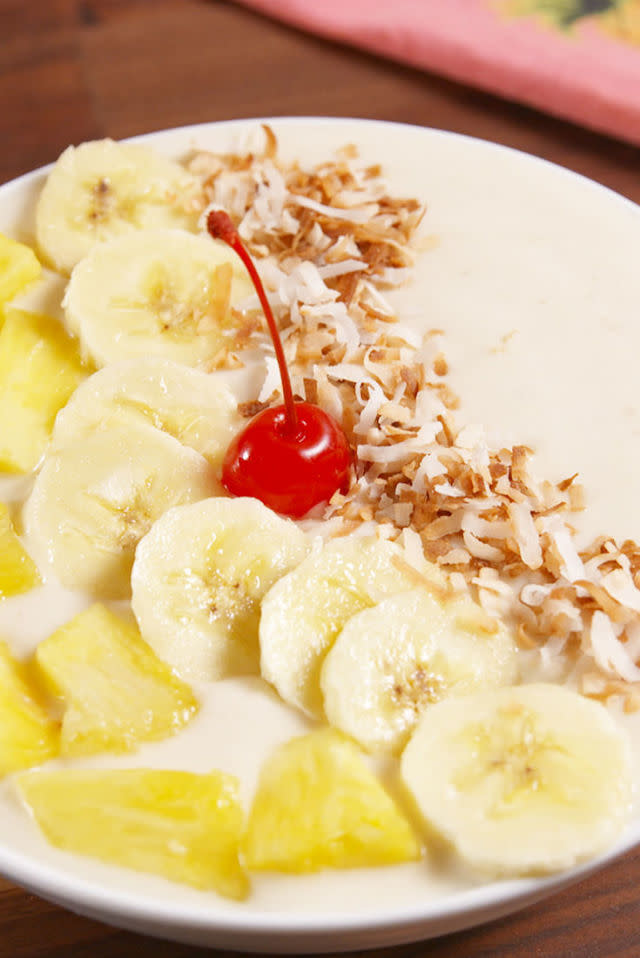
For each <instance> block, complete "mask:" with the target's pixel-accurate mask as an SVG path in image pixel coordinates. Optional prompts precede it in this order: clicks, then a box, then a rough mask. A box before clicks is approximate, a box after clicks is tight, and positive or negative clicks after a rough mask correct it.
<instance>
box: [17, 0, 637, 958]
mask: <svg viewBox="0 0 640 958" xmlns="http://www.w3.org/2000/svg"><path fill="white" fill-rule="evenodd" d="M304 114H306V115H327V116H362V117H370V118H376V119H387V120H399V121H404V122H408V123H416V124H422V125H425V126H434V127H441V128H443V129H449V130H456V131H461V132H464V133H468V134H471V135H473V136H479V137H484V138H486V139H489V140H495V141H497V142H499V143H504V144H507V145H509V146H514V147H518V148H519V149H522V150H526V151H528V152H530V153H534V154H537V155H539V156H542V157H546V158H547V159H549V160H553V161H555V162H556V163H560V164H562V165H564V166H567V167H570V168H571V169H574V170H577V171H578V172H580V173H583V174H585V175H587V176H590V177H592V178H593V179H596V180H598V181H600V182H601V183H604V184H606V185H607V186H609V187H611V188H613V189H614V190H617V191H619V192H620V193H623V194H624V195H626V196H628V197H630V198H631V199H633V200H635V201H636V202H640V176H639V170H640V150H638V149H636V148H633V147H631V146H628V145H625V144H623V143H618V142H614V141H612V140H609V139H606V138H604V137H601V136H598V135H596V134H594V133H591V132H588V131H586V130H582V129H579V128H576V127H573V126H570V125H569V124H566V123H562V122H560V121H558V120H555V119H552V118H550V117H547V116H543V115H541V114H538V113H536V112H534V111H532V110H529V109H527V108H524V107H521V106H518V105H515V104H510V103H504V102H501V101H499V100H497V99H495V98H493V97H491V96H488V95H485V94H483V93H479V92H476V91H473V90H470V89H467V88H465V87H462V86H457V85H456V84H454V83H450V82H448V81H445V80H442V79H440V78H438V77H434V76H430V75H428V74H425V73H421V72H418V71H416V70H412V69H409V68H405V67H403V66H400V65H397V64H394V63H389V62H385V61H382V60H379V59H377V58H375V57H372V56H368V55H366V54H364V53H362V52H358V51H355V50H351V49H348V48H344V47H341V46H337V45H334V44H331V43H328V42H325V41H323V40H320V39H315V38H312V37H307V36H305V35H303V34H301V33H299V32H297V31H295V30H292V29H289V28H287V27H284V26H281V25H279V24H276V23H273V22H271V21H269V20H266V19H264V18H262V17H259V16H256V15H254V14H252V13H250V12H249V11H247V10H245V9H243V8H241V7H237V6H235V5H233V4H231V3H225V2H220V0H217V2H216V0H209V2H198V0H183V2H180V0H47V2H45V0H0V182H4V181H5V180H8V179H11V178H12V177H14V176H17V175H18V174H20V173H23V172H25V171H27V170H29V169H32V168H33V167H36V166H39V165H41V164H43V163H47V162H49V161H51V160H53V159H55V158H56V156H57V155H58V154H59V153H60V151H61V150H62V149H63V148H64V147H65V146H67V144H69V143H71V142H78V141H81V140H86V139H91V138H95V137H100V136H105V135H110V136H113V137H124V136H128V135H132V134H134V133H142V132H146V131H150V130H155V129H159V128H163V127H170V126H178V125H182V124H187V123H197V122H201V121H207V120H225V119H229V118H232V117H252V116H266V115H304ZM639 888H640V850H637V851H635V852H632V853H630V854H628V855H627V856H625V857H624V858H623V859H621V860H619V861H618V862H616V863H615V864H613V865H611V866H609V867H608V868H606V869H604V870H603V871H601V872H599V873H597V874H595V875H593V876H592V877H591V878H589V879H588V880H586V881H583V882H581V883H580V884H579V885H576V886H574V887H573V888H570V889H569V890H567V891H565V892H563V893H561V894H558V895H557V896H555V897H553V898H551V899H549V900H548V901H547V902H544V903H543V904H540V905H538V906H536V907H532V908H528V909H526V910H525V911H523V912H521V913H519V914H516V915H515V916H513V917H510V918H507V919H504V920H502V921H498V922H494V923H492V924H491V925H487V926H484V927H481V928H478V929H475V930H471V931H468V932H462V933H459V934H455V935H452V936H449V937H447V938H445V939H440V940H438V941H431V942H423V943H418V944H414V945H409V946H406V947H403V948H397V949H394V950H391V951H390V952H389V954H390V955H395V956H397V958H399V956H401V955H402V956H408V955H416V956H417V955H420V956H429V958H440V956H442V958H444V956H447V958H463V956H464V958H480V956H487V958H488V956H491V958H495V956H500V955H504V956H509V958H525V956H526V958H531V956H536V958H546V956H554V958H555V956H573V955H581V956H585V958H613V956H618V958H623V956H627V958H637V956H638V955H640V904H639V902H640V893H639V892H638V889H639ZM201 953H202V952H201V951H200V950H199V949H196V948H191V947H187V946H181V945H176V944H171V943H163V942H157V941H154V940H152V939H150V938H142V937H140V936H137V935H133V934H129V933H127V932H121V931H117V930H115V929H113V928H110V927H107V926H105V925H101V924H99V923H97V922H94V921H89V920H88V919H85V918H80V917H77V916H75V915H73V914H71V913H70V912H67V911H64V910H62V909H60V908H57V907H55V906H53V905H50V904H48V903H46V902H44V901H41V900H39V899H38V898H36V897H34V896H33V895H29V894H27V893H25V892H23V891H22V890H20V889H18V888H16V887H14V886H12V885H10V884H9V883H8V882H6V881H4V880H2V879H0V958H88V956H91V958H116V956H117V958H128V956H130V955H131V956H132V955H136V956H138V958H143V956H145V955H149V956H153V958H163V956H171V958H187V956H194V958H195V956H196V955H197V954H201ZM370 954H373V952H370Z"/></svg>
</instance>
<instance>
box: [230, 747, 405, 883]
mask: <svg viewBox="0 0 640 958" xmlns="http://www.w3.org/2000/svg"><path fill="white" fill-rule="evenodd" d="M244 852H245V860H246V863H247V867H248V868H250V869H260V870H274V871H283V872H312V871H317V870H318V869H320V868H324V867H331V868H357V867H361V866H370V865H390V864H394V863H397V862H406V861H413V860H415V859H417V858H419V857H420V845H419V843H418V841H417V839H416V837H415V835H414V833H413V830H412V828H411V826H410V825H409V823H408V821H407V820H406V818H405V817H404V816H403V814H402V813H401V812H400V810H399V809H398V807H397V806H396V804H395V803H394V802H393V800H392V799H391V797H390V796H389V795H388V794H387V792H385V790H384V789H383V787H382V785H381V784H380V782H379V781H378V780H377V779H376V777H375V776H374V774H373V773H372V772H371V771H370V770H369V768H368V767H367V765H366V764H365V762H364V759H363V757H362V753H361V752H360V751H359V749H358V748H357V746H355V745H354V744H353V743H352V742H351V741H349V740H348V739H346V738H345V737H344V736H342V735H341V734H340V733H338V732H336V731H334V730H333V729H321V730H319V731H317V732H311V733H310V734H309V735H303V736H302V737H300V738H295V739H292V740H291V741H289V742H286V743H285V744H284V745H282V746H280V747H279V748H278V749H276V751H275V752H274V753H273V754H272V755H271V756H270V757H269V758H268V759H267V761H266V762H265V764H264V766H263V768H262V771H261V773H260V779H259V782H258V788H257V792H256V795H255V798H254V801H253V805H252V807H251V811H250V813H249V822H248V825H247V833H246V836H245V844H244Z"/></svg>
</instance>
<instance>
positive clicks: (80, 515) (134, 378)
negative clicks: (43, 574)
mask: <svg viewBox="0 0 640 958" xmlns="http://www.w3.org/2000/svg"><path fill="white" fill-rule="evenodd" d="M238 428H239V417H238V413H237V408H236V402H235V399H234V397H233V395H232V393H231V392H230V390H228V389H227V387H226V386H223V385H222V384H221V383H220V382H219V381H218V380H216V378H215V377H214V376H211V375H207V374H206V373H203V372H201V371H199V370H195V369H189V368H187V367H186V366H179V365H177V364H176V363H172V362H170V361H169V360H166V359H158V358H148V359H144V360H140V361H134V362H125V363H118V364H114V365H112V366H109V367H106V368H105V369H102V370H100V371H99V372H97V373H94V374H93V376H90V377H89V378H88V379H86V380H85V381H84V383H83V384H82V386H81V387H80V388H78V389H77V390H76V392H75V393H74V395H73V396H72V398H71V400H70V401H69V403H68V404H67V405H66V406H65V407H64V409H63V410H62V411H61V412H60V414H59V416H58V418H57V420H56V423H55V427H54V430H53V436H52V439H51V445H50V449H49V452H48V454H47V455H46V457H45V460H44V462H43V465H42V468H41V470H40V472H39V473H38V475H37V477H36V480H35V483H34V486H33V491H32V493H31V496H30V497H29V500H28V501H27V504H26V507H25V524H26V531H27V535H28V537H29V540H30V544H31V548H32V550H33V552H34V554H35V555H36V556H38V557H39V558H40V559H41V561H42V562H43V563H44V564H45V565H48V566H49V567H50V568H51V570H52V572H53V574H54V575H55V576H56V577H57V578H58V579H59V580H60V582H61V583H62V584H63V585H65V586H67V587H69V588H77V589H86V590H87V591H89V592H90V593H91V594H92V595H94V596H99V597H105V596H114V597H124V596H128V595H129V594H130V582H129V576H130V572H131V566H132V563H133V555H134V552H135V549H136V546H137V544H138V541H139V540H140V539H141V538H142V536H143V535H145V533H146V532H148V530H149V529H150V528H151V525H152V524H153V522H155V520H156V519H158V518H159V517H160V516H161V515H162V514H163V513H164V512H165V511H166V510H167V509H169V508H170V507H171V506H174V505H180V504H182V503H187V502H195V501H197V500H199V499H203V498H205V497H208V496H215V495H220V494H221V493H222V487H221V485H220V480H219V467H220V464H221V460H222V457H223V455H224V452H225V450H226V448H227V446H228V443H229V441H230V439H231V436H232V435H233V434H234V432H235V431H236V430H237V429H238Z"/></svg>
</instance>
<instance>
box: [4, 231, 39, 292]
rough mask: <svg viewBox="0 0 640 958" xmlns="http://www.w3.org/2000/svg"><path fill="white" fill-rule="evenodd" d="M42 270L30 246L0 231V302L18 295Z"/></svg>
mask: <svg viewBox="0 0 640 958" xmlns="http://www.w3.org/2000/svg"><path fill="white" fill-rule="evenodd" d="M41 272H42V266H41V265H40V263H39V262H38V258H37V257H36V254H35V253H34V252H33V250H32V249H31V248H30V247H29V246H25V245H24V243H18V242H16V240H12V239H9V237H8V236H4V235H3V234H2V233H0V303H6V302H8V300H10V299H13V297H14V296H17V294H18V293H20V292H22V290H23V289H24V288H25V286H28V285H29V283H32V282H33V280H35V279H37V278H38V276H39V275H40V273H41Z"/></svg>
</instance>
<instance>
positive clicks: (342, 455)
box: [207, 210, 351, 519]
mask: <svg viewBox="0 0 640 958" xmlns="http://www.w3.org/2000/svg"><path fill="white" fill-rule="evenodd" d="M207 229H208V231H209V233H210V234H211V236H213V238H214V239H221V240H223V241H224V242H225V243H227V244H228V245H229V246H230V247H231V248H232V249H233V250H235V252H236V253H237V254H238V256H239V257H240V259H241V260H242V262H243V263H244V265H245V266H246V268H247V271H248V273H249V275H250V277H251V279H252V281H253V284H254V286H255V288H256V292H257V293H258V296H259V298H260V303H261V304H262V309H263V310H264V314H265V317H266V320H267V324H268V326H269V332H270V333H271V339H272V340H273V346H274V349H275V353H276V359H277V361H278V367H279V369H280V378H281V380H282V395H283V398H284V402H283V403H281V404H280V405H278V406H271V407H269V408H268V409H265V410H263V411H262V412H261V413H258V415H257V416H255V417H254V418H253V419H252V420H251V422H249V424H248V425H247V426H245V428H244V429H243V430H242V431H241V432H240V433H238V435H237V436H236V438H235V439H234V440H233V442H232V443H231V445H230V446H229V448H228V449H227V453H226V455H225V458H224V462H223V465H222V483H223V485H224V487H225V488H226V489H227V491H228V492H230V493H231V494H232V495H234V496H253V497H254V498H256V499H260V501H261V502H263V503H264V504H265V505H266V506H269V507H270V508H271V509H274V510H275V511H276V512H280V513H282V514H283V515H286V516H291V518H293V519H299V518H301V517H302V516H304V515H306V514H307V512H309V510H310V509H312V508H313V507H314V506H317V505H319V504H320V503H323V502H328V501H329V499H330V498H331V496H332V495H333V494H334V492H336V491H337V490H341V491H342V492H346V490H347V488H348V486H349V467H350V462H351V455H350V452H349V444H348V443H347V439H346V436H345V434H344V433H343V431H342V429H341V428H340V426H339V425H338V423H337V422H336V421H335V419H333V418H332V417H331V416H330V415H328V413H326V412H325V411H324V410H323V409H321V408H320V406H316V405H314V404H313V403H310V402H302V401H300V402H294V398H293V392H292V390H291V380H290V379H289V371H288V369H287V364H286V362H285V358H284V351H283V349H282V342H281V340H280V334H279V332H278V328H277V326H276V322H275V319H274V316H273V313H272V311H271V307H270V305H269V301H268V300H267V297H266V294H265V291H264V287H263V285H262V282H261V280H260V277H259V276H258V272H257V270H256V268H255V266H254V264H253V261H252V260H251V257H250V256H249V254H248V252H247V250H246V249H245V247H244V246H243V244H242V241H241V239H240V237H239V235H238V232H237V230H236V228H235V227H234V225H233V223H232V222H231V219H230V218H229V216H228V215H227V213H225V212H224V211H223V210H213V211H212V212H210V213H209V215H208V217H207Z"/></svg>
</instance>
